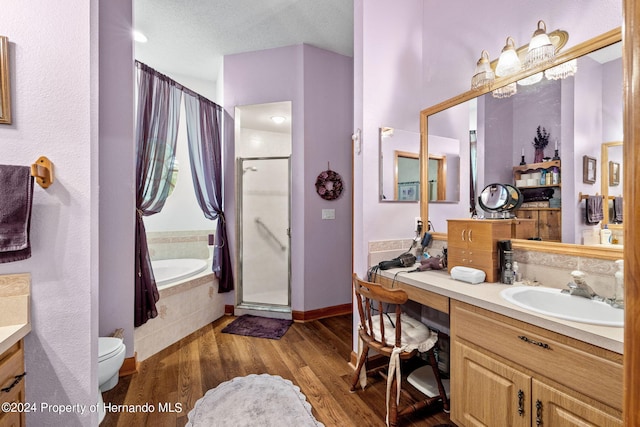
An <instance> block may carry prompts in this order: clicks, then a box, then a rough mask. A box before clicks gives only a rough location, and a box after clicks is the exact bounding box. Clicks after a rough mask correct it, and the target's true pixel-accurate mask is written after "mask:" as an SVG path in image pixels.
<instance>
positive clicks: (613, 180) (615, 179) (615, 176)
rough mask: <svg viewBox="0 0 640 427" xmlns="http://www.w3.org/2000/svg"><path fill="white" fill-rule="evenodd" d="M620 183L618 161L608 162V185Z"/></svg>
mask: <svg viewBox="0 0 640 427" xmlns="http://www.w3.org/2000/svg"><path fill="white" fill-rule="evenodd" d="M616 185H620V163H618V162H611V161H610V162H609V186H610V187H613V186H616Z"/></svg>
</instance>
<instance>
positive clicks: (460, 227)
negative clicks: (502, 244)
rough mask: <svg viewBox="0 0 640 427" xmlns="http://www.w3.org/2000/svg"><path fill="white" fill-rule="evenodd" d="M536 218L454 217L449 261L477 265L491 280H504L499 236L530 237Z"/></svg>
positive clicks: (449, 224)
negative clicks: (500, 264)
mask: <svg viewBox="0 0 640 427" xmlns="http://www.w3.org/2000/svg"><path fill="white" fill-rule="evenodd" d="M534 225H535V224H534V222H533V221H531V220H526V219H525V220H521V219H517V220H511V219H483V220H474V219H450V220H448V221H447V248H448V255H447V265H448V268H449V271H451V269H452V268H453V267H455V266H458V265H461V266H465V267H472V268H477V269H478V270H482V271H484V273H485V274H486V275H487V278H486V279H485V280H486V281H487V282H498V281H499V280H500V271H499V259H498V240H509V239H512V238H518V239H526V238H528V237H527V236H531V235H533V233H534V231H533V228H534Z"/></svg>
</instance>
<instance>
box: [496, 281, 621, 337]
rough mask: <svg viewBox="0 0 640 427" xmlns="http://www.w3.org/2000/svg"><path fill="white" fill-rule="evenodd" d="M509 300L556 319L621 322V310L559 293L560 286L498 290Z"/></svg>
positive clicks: (612, 323) (517, 287) (619, 325)
mask: <svg viewBox="0 0 640 427" xmlns="http://www.w3.org/2000/svg"><path fill="white" fill-rule="evenodd" d="M500 296H501V297H502V298H504V299H505V300H507V301H509V302H510V303H512V304H515V305H517V306H519V307H522V308H524V309H527V310H531V311H535V312H536V313H540V314H544V315H546V316H551V317H557V318H559V319H565V320H572V321H574V322H582V323H590V324H592V325H602V326H616V327H622V326H624V310H622V309H619V308H613V307H611V306H610V305H609V304H607V303H605V302H602V301H595V300H591V299H588V298H582V297H578V296H574V295H569V294H563V293H562V292H561V290H560V289H553V288H545V287H532V286H515V287H511V288H507V289H505V290H503V291H502V292H500Z"/></svg>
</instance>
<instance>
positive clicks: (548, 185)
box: [516, 184, 562, 189]
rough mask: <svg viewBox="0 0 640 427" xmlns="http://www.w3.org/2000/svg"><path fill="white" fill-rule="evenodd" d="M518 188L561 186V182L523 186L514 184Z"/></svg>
mask: <svg viewBox="0 0 640 427" xmlns="http://www.w3.org/2000/svg"><path fill="white" fill-rule="evenodd" d="M516 187H517V188H518V189H520V188H549V187H562V185H561V184H545V185H525V186H524V187H518V186H516Z"/></svg>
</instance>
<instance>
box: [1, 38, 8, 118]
mask: <svg viewBox="0 0 640 427" xmlns="http://www.w3.org/2000/svg"><path fill="white" fill-rule="evenodd" d="M0 124H7V125H10V124H11V89H10V86H9V39H8V38H7V37H5V36H0Z"/></svg>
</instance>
